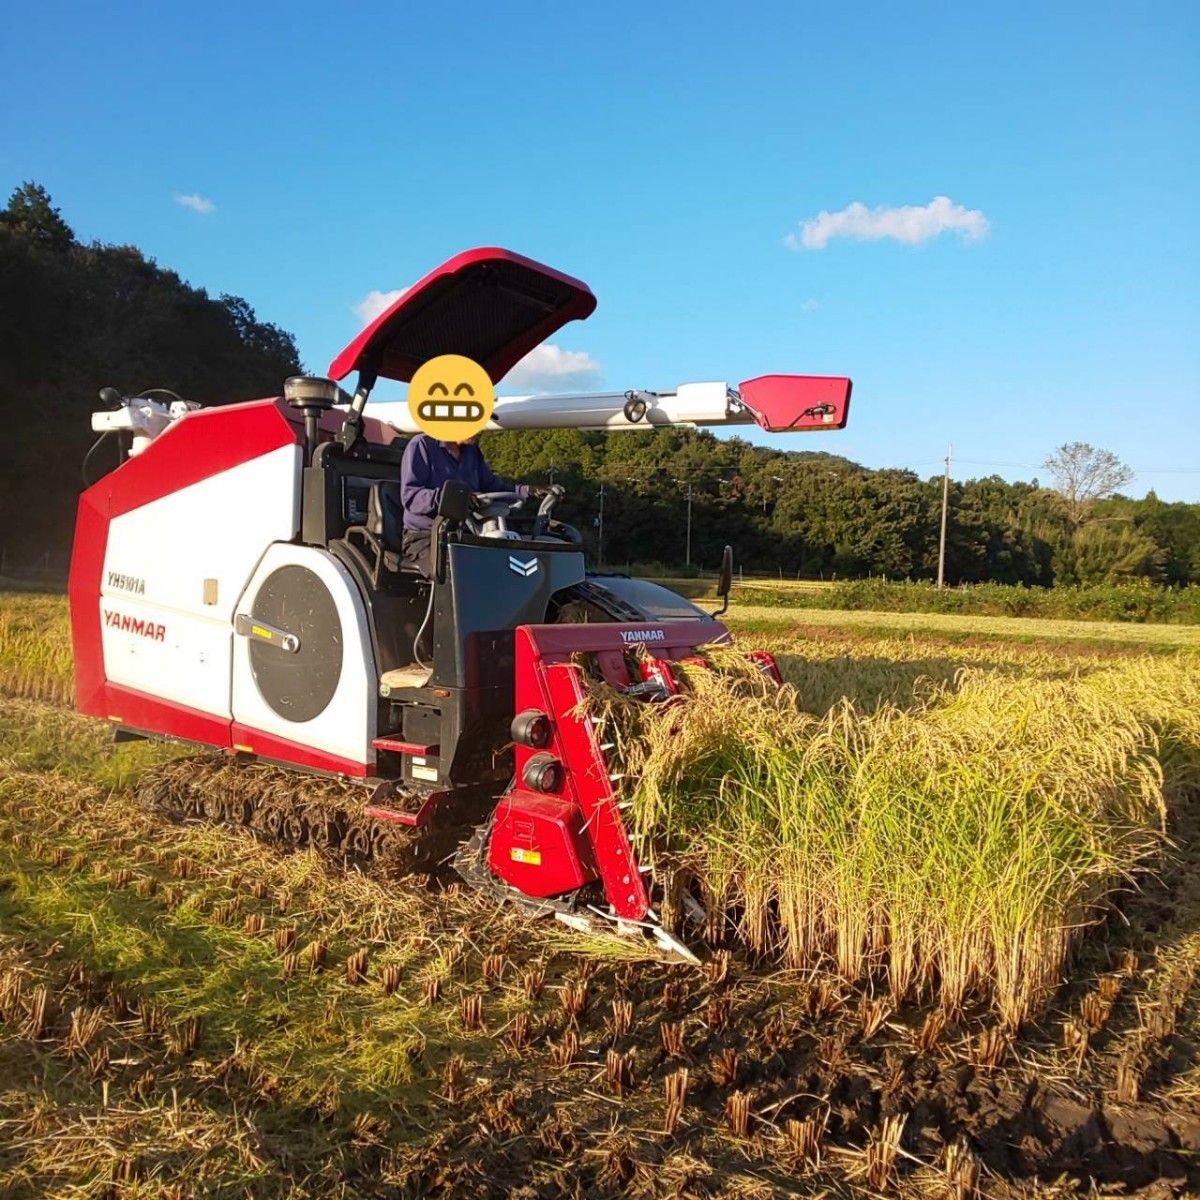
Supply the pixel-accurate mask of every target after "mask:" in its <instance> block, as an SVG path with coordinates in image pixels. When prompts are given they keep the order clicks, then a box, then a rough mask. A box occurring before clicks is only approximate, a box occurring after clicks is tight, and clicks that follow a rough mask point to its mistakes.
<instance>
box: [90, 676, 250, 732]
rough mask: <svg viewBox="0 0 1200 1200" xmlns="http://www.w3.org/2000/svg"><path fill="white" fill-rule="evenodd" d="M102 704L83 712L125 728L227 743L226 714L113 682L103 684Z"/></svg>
mask: <svg viewBox="0 0 1200 1200" xmlns="http://www.w3.org/2000/svg"><path fill="white" fill-rule="evenodd" d="M103 705H104V707H103V710H102V711H94V710H87V711H93V715H95V716H97V717H106V718H107V719H108V720H110V721H113V722H115V723H116V724H118V725H123V726H124V727H125V728H126V729H137V730H140V731H141V732H143V733H159V734H163V735H164V736H166V737H174V738H183V740H184V741H187V742H200V743H201V744H202V745H206V746H221V747H225V746H228V745H229V728H230V721H229V718H228V717H215V716H213V714H212V713H204V712H197V711H196V709H194V708H188V707H186V705H183V704H176V703H175V702H174V701H172V700H163V699H161V698H160V697H158V696H147V695H146V693H145V692H135V691H134V690H133V689H132V688H127V687H122V686H121V685H120V684H117V683H105V685H104V698H103Z"/></svg>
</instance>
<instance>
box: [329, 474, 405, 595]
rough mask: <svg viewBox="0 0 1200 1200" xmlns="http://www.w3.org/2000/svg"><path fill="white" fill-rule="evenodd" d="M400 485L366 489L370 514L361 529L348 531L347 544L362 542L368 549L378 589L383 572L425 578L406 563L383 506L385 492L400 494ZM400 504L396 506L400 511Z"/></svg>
mask: <svg viewBox="0 0 1200 1200" xmlns="http://www.w3.org/2000/svg"><path fill="white" fill-rule="evenodd" d="M399 487H400V485H399V484H398V483H395V482H392V481H390V480H373V481H371V483H370V486H369V487H368V489H367V512H366V517H365V520H364V521H363V523H362V524H361V525H351V526H349V527H348V528H347V530H346V540H347V541H352V540H353V538H354V537H357V538H359V539H360V540H361V541H362V543H363V546H364V548H367V547H369V548H370V550H371V553H372V557H373V558H374V563H373V565H372V570H371V577H372V581H373V582H374V584H375V585H376V587H378V586H379V580H380V577H381V576H382V575H383V572H384V571H389V572H391V573H392V574H399V575H417V576H419V577H421V578H424V576H423V575H422V572H421V569H420V567H418V566H417V565H416V564H415V563H411V562H407V561H405V559H404V557H403V556H402V555H401V552H400V536H399V530H394V529H392V528H391V526H392V524H393V522H391V521H389V520H388V519H387V509H386V508H385V506H384V502H383V497H384V489H385V488H389V489H392V490H393V491H396V490H398V489H399ZM399 507H400V506H399V503H398V502H397V504H396V509H397V511H398V510H399Z"/></svg>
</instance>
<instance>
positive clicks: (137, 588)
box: [108, 571, 146, 596]
mask: <svg viewBox="0 0 1200 1200" xmlns="http://www.w3.org/2000/svg"><path fill="white" fill-rule="evenodd" d="M108 586H109V587H110V588H118V589H120V590H121V591H122V592H133V593H134V595H136V596H144V595H145V594H146V581H145V580H144V579H139V578H138V577H137V576H136V575H122V574H121V573H120V572H119V571H109V573H108Z"/></svg>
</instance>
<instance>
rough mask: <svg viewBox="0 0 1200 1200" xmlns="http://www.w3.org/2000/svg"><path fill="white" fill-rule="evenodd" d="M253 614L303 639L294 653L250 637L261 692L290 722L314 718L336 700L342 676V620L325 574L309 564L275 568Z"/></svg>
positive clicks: (253, 664)
mask: <svg viewBox="0 0 1200 1200" xmlns="http://www.w3.org/2000/svg"><path fill="white" fill-rule="evenodd" d="M250 613H251V616H252V617H253V618H254V619H255V620H256V621H261V622H262V623H263V624H264V625H273V626H275V628H276V629H282V630H283V631H284V632H285V633H294V634H295V635H296V636H297V637H298V638H299V639H300V649H299V650H297V651H296V652H295V653H291V652H289V651H287V650H284V649H282V648H281V647H279V646H273V645H271V644H270V643H269V642H262V641H258V640H256V639H254V638H251V639H250V671H251V673H252V674H253V676H254V682H255V683H256V684H257V685H258V692H259V695H261V696H262V698H263V699H264V700H265V701H266V702H267V703H268V704H269V705H270V706H271V710H272V711H273V712H275V713H277V714H278V715H279V716H281V717H283V718H284V720H286V721H296V722H300V721H311V720H312V719H313V717H316V716H319V715H320V714H321V713H323V712H324V711H325V709H326V707H327V706H328V704H329V702H330V700H332V699H333V695H334V693H335V692H336V691H337V685H338V680H339V679H340V678H341V674H342V622H341V619H340V618H339V617H338V611H337V605H336V604H335V603H334V601H333V597H332V596H331V595H330V594H329V589H328V588H327V587H326V586H325V584H324V583H323V582H322V581H321V577H320V576H319V575H317V574H316V573H315V572H313V571H310V570H309V569H308V568H307V567H301V566H296V565H292V566H287V567H279V568H278V569H277V570H275V571H272V572H271V574H270V575H268V576H267V577H266V579H265V580H263V585H262V587H260V588H259V589H258V595H257V596H255V597H254V604H253V605H252V606H251V609H250Z"/></svg>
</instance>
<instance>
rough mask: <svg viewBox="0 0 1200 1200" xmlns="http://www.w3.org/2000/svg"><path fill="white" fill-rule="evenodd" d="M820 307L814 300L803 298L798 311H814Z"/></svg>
mask: <svg viewBox="0 0 1200 1200" xmlns="http://www.w3.org/2000/svg"><path fill="white" fill-rule="evenodd" d="M820 307H821V306H820V304H818V303H817V301H816V300H805V302H804V303H803V304H802V305H800V311H801V312H816V311H817V309H818V308H820Z"/></svg>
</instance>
